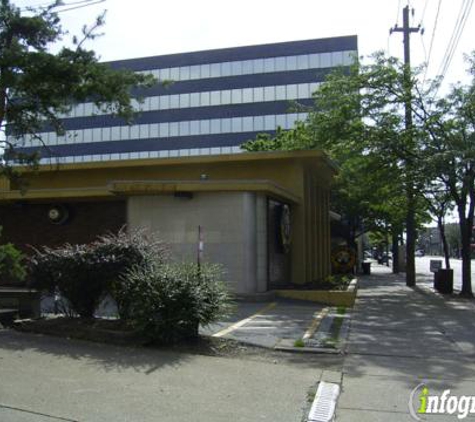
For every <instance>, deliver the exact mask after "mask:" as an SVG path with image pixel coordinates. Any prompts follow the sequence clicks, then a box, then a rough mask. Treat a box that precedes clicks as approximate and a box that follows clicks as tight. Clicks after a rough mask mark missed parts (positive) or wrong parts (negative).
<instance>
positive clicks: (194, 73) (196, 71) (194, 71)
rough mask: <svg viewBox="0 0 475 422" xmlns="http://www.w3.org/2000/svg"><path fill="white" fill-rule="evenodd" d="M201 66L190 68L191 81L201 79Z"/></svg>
mask: <svg viewBox="0 0 475 422" xmlns="http://www.w3.org/2000/svg"><path fill="white" fill-rule="evenodd" d="M200 70H201V67H200V65H195V66H190V79H200V77H201V73H200Z"/></svg>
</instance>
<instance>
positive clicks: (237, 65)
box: [231, 62, 242, 76]
mask: <svg viewBox="0 0 475 422" xmlns="http://www.w3.org/2000/svg"><path fill="white" fill-rule="evenodd" d="M231 74H232V75H234V76H236V75H242V62H231Z"/></svg>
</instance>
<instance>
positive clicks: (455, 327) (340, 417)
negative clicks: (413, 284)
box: [336, 266, 475, 422]
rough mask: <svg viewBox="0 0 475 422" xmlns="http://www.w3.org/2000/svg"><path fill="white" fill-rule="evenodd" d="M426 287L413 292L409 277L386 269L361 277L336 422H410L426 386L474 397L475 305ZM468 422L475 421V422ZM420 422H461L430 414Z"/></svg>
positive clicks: (431, 391) (453, 417) (422, 284)
mask: <svg viewBox="0 0 475 422" xmlns="http://www.w3.org/2000/svg"><path fill="white" fill-rule="evenodd" d="M422 279H423V278H421V280H422ZM427 281H428V279H427V278H426V279H425V282H426V283H419V287H417V288H416V289H410V288H408V287H406V286H405V279H404V274H401V275H400V276H395V275H393V274H391V273H390V270H389V269H388V268H386V267H382V266H376V268H374V269H373V274H372V275H371V276H367V277H363V278H361V280H360V290H359V292H358V299H357V303H356V306H355V309H354V312H353V318H352V322H351V328H350V335H349V339H348V343H347V357H346V358H345V362H344V365H343V373H342V394H341V396H340V398H339V401H338V406H337V417H336V420H337V421H338V422H349V421H354V422H359V421H365V422H373V421H378V422H379V421H386V422H393V421H394V422H396V421H397V422H401V421H412V420H414V419H413V418H412V417H411V416H410V414H409V404H408V403H409V398H410V394H411V391H412V390H413V389H414V388H415V387H416V386H418V385H419V384H420V383H425V385H426V386H427V387H428V388H429V392H430V394H431V395H433V394H440V393H441V392H442V391H444V390H446V389H450V390H451V394H459V395H463V394H464V395H475V305H474V302H473V301H466V300H462V299H458V298H457V299H450V298H449V299H444V298H443V297H442V296H439V295H437V294H435V293H433V292H431V289H430V286H429V285H428V284H427ZM417 398H418V396H417V397H416V405H418V404H419V401H418V400H417ZM467 419H468V420H474V419H475V415H472V416H470V415H469V417H468V418H467ZM422 420H428V421H430V420H436V421H437V422H439V421H454V420H457V417H456V416H455V415H450V416H449V415H443V416H440V415H425V416H424V417H423V418H422Z"/></svg>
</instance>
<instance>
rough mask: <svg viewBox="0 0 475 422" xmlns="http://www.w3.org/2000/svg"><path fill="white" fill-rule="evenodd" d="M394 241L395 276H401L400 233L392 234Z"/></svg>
mask: <svg viewBox="0 0 475 422" xmlns="http://www.w3.org/2000/svg"><path fill="white" fill-rule="evenodd" d="M392 240H393V246H392V249H393V274H399V233H398V232H397V231H396V230H393V232H392Z"/></svg>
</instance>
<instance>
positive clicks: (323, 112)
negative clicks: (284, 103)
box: [244, 53, 426, 279]
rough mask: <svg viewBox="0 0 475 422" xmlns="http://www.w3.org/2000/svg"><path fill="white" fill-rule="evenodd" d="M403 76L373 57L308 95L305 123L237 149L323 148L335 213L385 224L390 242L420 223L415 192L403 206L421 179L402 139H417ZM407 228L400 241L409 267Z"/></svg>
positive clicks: (392, 63) (372, 226)
mask: <svg viewBox="0 0 475 422" xmlns="http://www.w3.org/2000/svg"><path fill="white" fill-rule="evenodd" d="M404 75H405V73H404V66H403V65H402V64H401V63H399V62H398V61H397V60H396V59H394V58H386V57H384V56H383V55H382V54H379V53H378V54H375V55H374V56H373V57H372V61H371V63H370V64H368V65H361V64H355V66H353V67H352V68H351V69H349V70H348V69H346V70H345V69H341V70H339V71H336V72H334V73H332V74H331V75H330V76H329V77H328V78H327V79H326V81H325V83H323V84H322V85H321V86H320V87H319V89H318V90H317V91H316V92H315V93H314V96H313V97H314V106H313V107H312V108H311V109H310V110H309V116H308V119H307V120H306V122H304V123H301V124H299V125H297V127H296V128H294V129H291V130H290V131H281V130H278V131H277V133H276V135H275V137H274V138H271V137H267V139H266V137H265V136H261V137H259V138H258V139H256V140H255V141H251V142H249V143H247V144H245V145H244V148H245V149H247V150H253V149H269V146H270V145H272V147H270V148H272V149H308V148H318V149H323V150H325V151H326V152H327V153H328V154H329V155H330V156H331V157H332V158H333V159H335V160H336V161H337V162H338V164H339V165H340V174H339V176H338V177H337V181H336V185H335V192H336V195H335V196H334V199H335V200H336V201H335V202H334V206H336V209H337V210H338V211H340V212H342V213H344V214H345V215H346V216H347V217H348V219H349V220H350V221H354V222H355V223H356V224H358V225H360V223H361V221H363V223H364V227H365V230H382V231H385V230H387V229H388V227H389V228H390V229H391V231H392V234H393V238H394V239H395V240H396V241H397V240H398V239H399V237H400V233H401V232H402V230H403V228H404V227H405V226H406V227H407V226H408V224H407V222H408V221H409V216H410V217H411V218H414V219H415V221H416V222H418V221H422V219H424V218H426V214H425V204H424V203H423V201H422V199H421V196H420V192H421V189H417V190H415V189H412V190H411V193H412V196H410V199H411V200H410V201H409V200H408V195H407V191H408V186H413V185H414V184H416V186H420V185H422V184H423V180H422V175H421V174H419V172H417V171H416V169H419V168H420V166H418V165H417V164H418V163H416V162H415V159H416V158H417V156H416V155H415V154H413V149H414V148H413V147H410V148H409V147H408V144H409V141H408V139H411V141H412V140H413V139H416V140H417V139H418V137H417V135H418V134H417V133H416V131H414V130H412V131H411V134H410V135H411V136H409V134H408V131H407V130H406V129H405V124H404V123H405V119H404V118H405V115H404V106H405V103H406V99H407V92H406V91H407V89H406V84H405V79H404ZM408 161H411V162H412V165H411V166H410V168H411V172H410V173H409V170H408V169H409V166H408V165H407V162H408ZM411 221H412V220H411ZM414 231H415V227H413V233H412V234H411V236H409V235H408V236H407V239H408V243H409V241H410V242H411V246H408V251H409V253H407V255H408V261H410V257H409V255H411V252H410V251H411V250H412V261H413V264H414V250H415V241H414V239H415V233H414ZM394 243H396V242H394ZM395 262H397V260H395ZM395 270H397V269H396V268H395ZM408 270H409V271H408V272H411V271H412V275H411V274H410V275H408V279H409V278H414V275H415V268H414V265H412V267H409V268H408Z"/></svg>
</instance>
